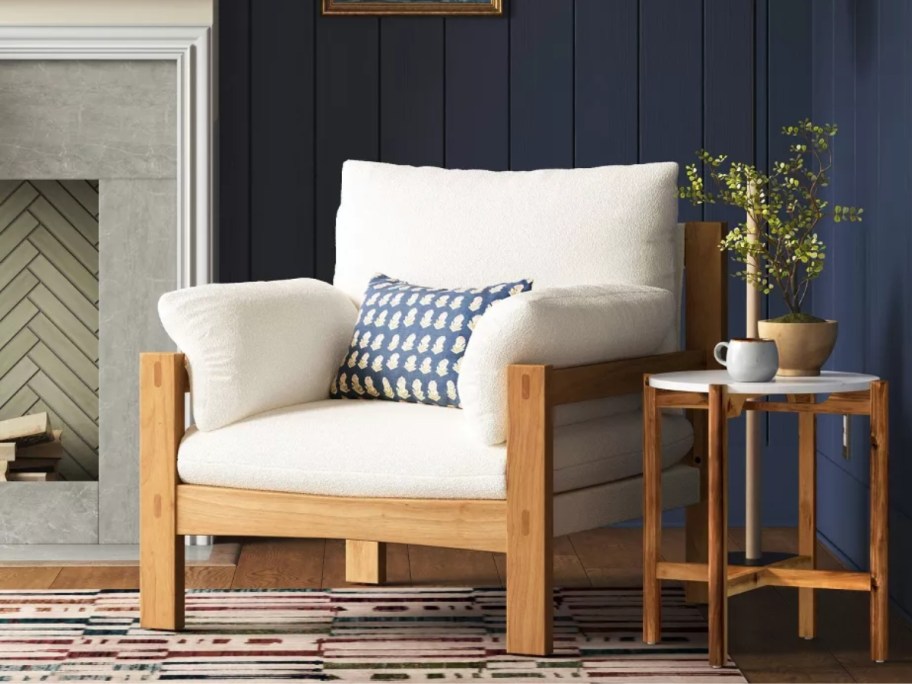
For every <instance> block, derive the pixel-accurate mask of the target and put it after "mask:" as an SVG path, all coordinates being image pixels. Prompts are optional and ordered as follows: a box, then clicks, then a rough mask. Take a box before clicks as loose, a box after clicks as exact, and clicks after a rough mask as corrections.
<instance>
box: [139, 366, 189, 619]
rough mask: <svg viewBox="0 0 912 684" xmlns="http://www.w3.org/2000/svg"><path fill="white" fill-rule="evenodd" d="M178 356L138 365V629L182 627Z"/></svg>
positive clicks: (181, 424) (181, 415)
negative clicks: (178, 463)
mask: <svg viewBox="0 0 912 684" xmlns="http://www.w3.org/2000/svg"><path fill="white" fill-rule="evenodd" d="M182 359H183V357H182V356H180V355H177V354H143V355H142V359H141V362H140V409H139V412H140V495H139V497H140V504H139V515H140V524H139V549H140V572H139V588H140V624H141V625H142V627H145V628H146V629H167V630H181V629H183V628H184V538H183V537H182V536H179V535H178V534H177V481H178V480H177V447H178V445H179V444H180V439H181V436H182V435H183V432H184V392H183V383H182V377H183V373H184V369H183V368H182V367H181V365H180V364H181V362H182Z"/></svg>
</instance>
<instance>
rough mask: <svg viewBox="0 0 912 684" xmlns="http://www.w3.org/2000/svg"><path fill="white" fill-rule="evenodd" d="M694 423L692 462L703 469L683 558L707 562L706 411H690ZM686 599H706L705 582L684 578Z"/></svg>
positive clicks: (688, 515)
mask: <svg viewBox="0 0 912 684" xmlns="http://www.w3.org/2000/svg"><path fill="white" fill-rule="evenodd" d="M689 414H690V422H691V424H692V425H693V449H692V450H691V463H692V464H693V465H694V467H696V468H697V469H699V471H700V501H699V502H697V503H695V504H693V505H691V506H688V507H687V510H686V511H685V516H686V517H685V519H684V560H686V561H687V562H688V563H706V562H707V555H706V554H707V549H708V548H709V537H708V535H709V529H708V527H707V524H708V521H709V504H708V501H707V497H708V495H707V484H706V453H707V451H706V450H707V446H706V439H707V435H706V430H707V412H706V411H690V412H689ZM684 599H685V600H686V601H687V602H688V603H707V602H708V600H709V599H708V586H707V584H706V582H684Z"/></svg>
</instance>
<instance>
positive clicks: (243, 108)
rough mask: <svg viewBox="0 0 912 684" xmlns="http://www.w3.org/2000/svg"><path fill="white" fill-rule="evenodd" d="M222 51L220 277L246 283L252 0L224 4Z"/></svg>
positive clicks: (218, 170)
mask: <svg viewBox="0 0 912 684" xmlns="http://www.w3.org/2000/svg"><path fill="white" fill-rule="evenodd" d="M218 50H219V54H218V63H219V75H220V78H219V105H220V106H219V108H218V110H219V117H218V121H217V126H218V129H217V131H216V136H217V140H218V154H219V159H217V160H216V163H215V173H216V177H217V187H218V207H217V209H218V217H217V221H218V226H219V229H218V233H217V237H218V261H217V263H218V277H219V280H221V281H222V282H242V281H245V280H250V0H235V2H233V3H232V5H231V8H230V9H228V8H226V7H223V8H222V11H221V12H220V13H219V45H218ZM220 160H224V162H225V163H224V164H221V163H219V161H220Z"/></svg>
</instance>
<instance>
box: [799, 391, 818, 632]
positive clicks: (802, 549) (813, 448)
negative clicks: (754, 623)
mask: <svg viewBox="0 0 912 684" xmlns="http://www.w3.org/2000/svg"><path fill="white" fill-rule="evenodd" d="M814 400H815V397H814V395H812V394H811V395H799V396H797V397H795V398H794V401H795V402H798V403H813V402H814ZM798 554H799V555H801V556H808V557H809V558H810V559H811V561H810V567H812V568H816V567H817V415H816V414H814V413H799V414H798ZM816 635H817V598H816V595H815V593H814V590H813V589H799V590H798V636H800V637H802V638H804V639H813V638H814V637H815V636H816Z"/></svg>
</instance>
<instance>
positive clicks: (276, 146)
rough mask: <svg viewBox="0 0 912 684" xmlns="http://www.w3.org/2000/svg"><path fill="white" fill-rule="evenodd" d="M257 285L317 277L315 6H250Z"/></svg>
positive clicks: (276, 1) (290, 0)
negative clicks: (295, 278) (303, 277)
mask: <svg viewBox="0 0 912 684" xmlns="http://www.w3.org/2000/svg"><path fill="white" fill-rule="evenodd" d="M251 9H252V16H251V79H252V80H251V88H250V91H251V121H250V122H251V136H252V137H251V143H252V148H251V160H250V163H251V179H250V180H251V198H250V199H251V274H250V275H251V277H252V278H254V279H256V280H273V279H277V278H293V277H299V276H311V275H313V273H314V231H313V225H314V108H313V92H314V16H315V14H314V5H313V3H310V2H299V0H269V1H268V2H264V1H262V0H257V2H252V3H251Z"/></svg>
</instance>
